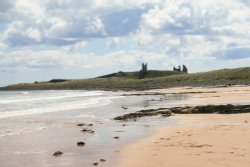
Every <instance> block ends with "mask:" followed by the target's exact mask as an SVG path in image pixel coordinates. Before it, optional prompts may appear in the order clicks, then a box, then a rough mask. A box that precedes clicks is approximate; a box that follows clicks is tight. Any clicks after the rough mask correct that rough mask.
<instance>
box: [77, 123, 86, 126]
mask: <svg viewBox="0 0 250 167" xmlns="http://www.w3.org/2000/svg"><path fill="white" fill-rule="evenodd" d="M84 125H85V124H84V123H79V124H77V126H84Z"/></svg>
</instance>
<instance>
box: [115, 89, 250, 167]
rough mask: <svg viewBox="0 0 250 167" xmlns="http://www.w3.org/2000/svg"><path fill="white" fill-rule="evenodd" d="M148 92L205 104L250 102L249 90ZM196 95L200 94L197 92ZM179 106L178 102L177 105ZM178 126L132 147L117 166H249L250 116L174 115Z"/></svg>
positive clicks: (194, 103)
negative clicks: (161, 93) (172, 94)
mask: <svg viewBox="0 0 250 167" xmlns="http://www.w3.org/2000/svg"><path fill="white" fill-rule="evenodd" d="M149 92H168V93H181V94H183V93H186V94H192V98H189V99H187V100H185V101H181V102H182V103H185V104H191V105H197V104H199V105H203V104H220V103H234V104H237V103H238V104H241V103H249V99H250V87H249V86H248V87H225V88H191V89H190V88H174V89H164V90H153V91H149ZM195 92H197V93H195ZM177 103H178V102H177ZM171 119H174V120H176V121H177V124H176V125H171V126H163V127H159V128H157V129H156V130H155V134H154V135H152V136H150V137H147V138H144V139H141V140H139V141H137V142H135V143H133V144H129V145H128V146H126V147H124V148H123V150H122V151H121V157H120V160H119V162H118V164H116V165H115V166H116V167H127V166H133V167H140V166H143V167H147V166H148V167H152V166H154V167H160V166H171V167H182V166H183V167H184V166H185V167H189V166H190V167H191V166H192V167H200V166H205V167H206V166H207V167H208V166H213V167H222V166H227V167H235V166H240V167H248V166H249V165H250V141H249V139H250V129H249V127H250V114H248V113H247V114H231V115H221V114H191V115H175V116H172V117H171Z"/></svg>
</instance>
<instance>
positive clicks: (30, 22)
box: [0, 0, 250, 69]
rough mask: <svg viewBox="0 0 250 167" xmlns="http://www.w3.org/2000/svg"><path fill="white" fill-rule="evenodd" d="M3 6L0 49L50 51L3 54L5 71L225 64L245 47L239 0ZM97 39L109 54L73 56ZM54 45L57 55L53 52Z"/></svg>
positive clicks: (249, 43)
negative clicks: (150, 63)
mask: <svg viewBox="0 0 250 167" xmlns="http://www.w3.org/2000/svg"><path fill="white" fill-rule="evenodd" d="M11 2H13V3H10V1H6V0H4V1H1V2H0V21H1V20H3V19H1V17H2V18H3V17H4V19H5V20H8V21H7V23H6V24H7V26H6V28H4V30H3V32H1V37H0V38H1V39H0V41H1V43H2V44H0V47H2V48H3V47H4V46H5V47H6V46H7V47H9V48H11V49H12V48H14V47H17V46H18V47H20V48H22V47H27V46H28V47H30V49H31V50H32V47H33V46H34V45H38V46H41V47H40V48H42V47H43V46H44V45H46V46H47V45H48V46H49V47H50V46H52V47H53V48H54V46H58V47H56V49H55V50H54V51H40V52H34V51H27V50H26V51H24V50H20V51H16V52H12V53H5V54H6V55H8V56H3V58H2V57H1V60H0V62H1V64H2V65H4V67H7V66H8V67H9V68H11V66H13V68H15V67H17V66H18V67H20V66H22V67H25V68H27V69H29V68H42V67H44V66H46V65H47V66H48V67H51V68H56V67H59V68H64V67H67V68H71V66H74V65H76V66H82V67H84V68H94V67H104V66H105V65H107V64H108V65H109V66H112V65H115V64H116V63H117V64H129V63H132V64H133V63H136V62H138V61H141V60H143V61H153V62H155V63H156V62H157V63H159V64H161V63H162V62H169V63H166V64H174V63H176V62H177V63H178V62H180V61H183V62H187V63H191V62H194V61H197V62H201V61H203V62H204V61H208V60H209V61H212V60H216V59H223V58H225V59H226V58H227V57H228V56H227V55H226V53H228V52H229V51H234V50H236V49H241V51H242V50H244V51H247V50H248V48H250V30H249V27H250V19H249V18H250V6H249V3H248V1H246V0H238V1H237V0H227V1H216V0H213V1H208V0H192V1H191V0H178V1H176V0H157V1H155V0H141V1H134V0H133V1H132V0H128V1H121V0H107V1H100V0H93V1H79V0H78V1H70V0H54V1H51V0H44V1H40V0H33V1H30V0H16V1H11ZM3 6H4V7H3ZM6 18H8V19H6ZM98 38H107V40H109V42H108V46H109V48H108V49H109V51H110V53H106V54H103V55H101V54H98V55H97V54H96V53H93V54H87V53H78V52H77V51H79V50H80V49H81V48H87V47H92V48H94V47H95V46H90V45H91V44H93V43H94V42H93V43H91V42H88V41H92V40H93V41H94V40H96V39H98ZM134 44H135V46H132V45H134ZM136 44H137V45H136ZM61 46H62V51H58V50H59V47H61ZM117 46H123V48H122V47H119V49H121V50H123V51H120V52H114V53H112V49H113V48H115V47H117ZM128 46H129V47H128ZM45 48H46V47H45ZM128 48H129V49H128ZM131 48H132V49H134V50H137V51H130V50H131ZM145 48H146V49H145ZM162 48H163V49H162ZM60 49H61V48H60ZM140 49H145V50H147V49H148V50H149V49H152V50H153V51H152V52H146V51H140ZM157 49H162V50H157ZM116 50H117V48H116ZM156 52H157V53H162V54H156ZM231 53H232V52H231ZM233 53H234V52H233ZM69 54H70V55H69ZM140 54H142V55H146V56H145V57H144V56H142V55H140ZM45 55H46V56H45ZM58 55H60V56H58ZM22 57H23V58H22ZM69 57H70V58H69ZM151 57H152V58H151ZM236 57H237V56H236ZM12 59H13V60H12ZM239 59H240V57H239ZM29 60H30V61H29ZM79 62H80V63H79ZM39 64H40V65H39Z"/></svg>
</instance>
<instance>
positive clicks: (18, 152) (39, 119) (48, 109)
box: [0, 90, 187, 167]
mask: <svg viewBox="0 0 250 167" xmlns="http://www.w3.org/2000/svg"><path fill="white" fill-rule="evenodd" d="M186 98H187V97H185V95H143V96H140V95H138V93H137V92H122V91H117V92H111V91H85V90H39V91H0V167H21V166H32V167H41V166H74V167H78V166H92V164H93V163H94V162H99V159H105V160H106V161H105V163H104V162H103V164H102V166H113V165H114V164H115V161H116V160H117V159H118V158H119V152H120V151H121V148H122V147H123V146H124V145H126V144H129V143H130V142H133V141H135V140H138V139H140V138H142V137H145V136H147V135H149V134H151V133H153V129H154V128H155V127H158V126H161V125H168V124H172V123H174V120H171V119H168V118H162V117H160V116H155V117H150V118H140V119H136V120H130V121H125V122H124V121H115V120H114V119H113V118H114V117H116V116H120V115H123V114H126V113H130V112H136V111H139V110H142V109H152V108H160V107H167V106H168V107H173V106H175V104H174V102H175V101H177V100H185V99H186ZM78 124H84V125H83V126H78ZM82 129H90V130H92V131H94V133H87V132H82V131H81V130H82ZM79 141H82V142H84V143H85V146H84V147H79V146H77V144H76V143H77V142H79ZM56 151H62V152H63V155H62V156H60V157H54V156H53V155H52V154H53V153H54V152H56ZM99 163H100V162H99Z"/></svg>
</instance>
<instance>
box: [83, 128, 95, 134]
mask: <svg viewBox="0 0 250 167" xmlns="http://www.w3.org/2000/svg"><path fill="white" fill-rule="evenodd" d="M81 131H82V132H86V133H95V131H93V130H91V129H86V128H85V129H82V130H81Z"/></svg>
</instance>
